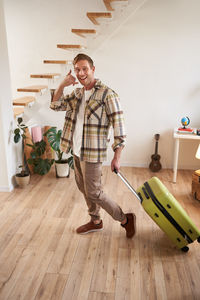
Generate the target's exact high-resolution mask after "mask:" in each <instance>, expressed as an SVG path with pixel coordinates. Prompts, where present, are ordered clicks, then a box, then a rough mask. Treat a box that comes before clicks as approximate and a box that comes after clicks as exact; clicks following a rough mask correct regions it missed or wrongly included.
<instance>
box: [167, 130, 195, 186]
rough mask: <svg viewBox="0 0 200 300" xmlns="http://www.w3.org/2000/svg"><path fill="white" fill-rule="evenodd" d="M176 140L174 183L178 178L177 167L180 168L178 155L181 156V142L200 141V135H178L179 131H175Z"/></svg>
mask: <svg viewBox="0 0 200 300" xmlns="http://www.w3.org/2000/svg"><path fill="white" fill-rule="evenodd" d="M174 139H175V146H174V164H173V172H174V174H173V182H174V183H175V182H176V176H177V167H178V155H179V142H180V140H182V139H185V140H200V135H196V134H189V133H188V134H187V133H177V129H174Z"/></svg>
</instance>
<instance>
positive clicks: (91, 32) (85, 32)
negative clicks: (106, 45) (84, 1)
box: [13, 0, 128, 117]
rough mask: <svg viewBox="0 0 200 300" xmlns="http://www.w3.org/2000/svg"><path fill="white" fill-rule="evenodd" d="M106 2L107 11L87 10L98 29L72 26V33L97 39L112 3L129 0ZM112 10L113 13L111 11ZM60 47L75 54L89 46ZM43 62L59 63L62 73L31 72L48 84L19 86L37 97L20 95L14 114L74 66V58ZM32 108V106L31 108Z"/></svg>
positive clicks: (107, 0) (46, 63)
mask: <svg viewBox="0 0 200 300" xmlns="http://www.w3.org/2000/svg"><path fill="white" fill-rule="evenodd" d="M102 1H103V2H104V5H105V8H106V9H107V12H87V13H86V16H87V17H88V19H89V20H90V21H91V22H92V24H93V25H95V26H97V27H98V29H96V28H95V29H94V28H92V29H91V28H87V29H84V28H72V29H71V33H73V34H74V35H76V36H78V37H80V38H84V39H87V38H90V39H91V38H94V39H96V37H97V34H98V32H99V30H100V28H101V24H102V21H104V22H105V21H109V24H110V22H112V17H113V16H112V13H114V11H115V9H114V8H113V6H112V4H113V3H127V2H128V0H102ZM111 12H112V13H111ZM57 48H58V49H63V50H69V51H71V52H72V53H73V54H74V53H78V52H79V51H83V50H84V49H86V48H87V47H86V46H85V45H82V44H79V43H77V44H57ZM43 63H44V64H45V65H59V66H60V69H61V72H60V73H57V72H56V73H53V72H50V73H46V72H45V73H36V74H31V75H30V78H33V79H35V78H37V79H47V80H48V85H31V86H27V87H22V88H18V89H17V91H18V92H25V93H35V97H33V96H25V97H20V98H17V99H14V100H13V107H14V116H15V117H16V116H18V115H21V114H23V112H24V108H25V107H29V108H30V106H31V105H29V104H31V103H34V102H36V98H38V97H39V95H42V94H44V93H45V91H47V90H48V88H49V85H51V83H52V82H54V81H56V80H61V78H62V76H65V75H66V72H68V71H67V70H69V68H70V67H71V66H72V60H71V59H67V60H65V59H64V60H60V59H45V60H43ZM30 109H31V108H30Z"/></svg>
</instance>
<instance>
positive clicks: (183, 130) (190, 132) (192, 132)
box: [177, 127, 196, 134]
mask: <svg viewBox="0 0 200 300" xmlns="http://www.w3.org/2000/svg"><path fill="white" fill-rule="evenodd" d="M177 133H186V134H187V133H188V134H196V131H195V129H194V128H183V127H179V128H178V129H177Z"/></svg>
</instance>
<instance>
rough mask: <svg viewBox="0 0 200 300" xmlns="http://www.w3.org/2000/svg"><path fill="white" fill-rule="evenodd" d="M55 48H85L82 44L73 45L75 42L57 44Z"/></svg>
mask: <svg viewBox="0 0 200 300" xmlns="http://www.w3.org/2000/svg"><path fill="white" fill-rule="evenodd" d="M57 48H60V49H64V50H79V49H85V48H86V47H85V46H82V45H75V44H58V45H57Z"/></svg>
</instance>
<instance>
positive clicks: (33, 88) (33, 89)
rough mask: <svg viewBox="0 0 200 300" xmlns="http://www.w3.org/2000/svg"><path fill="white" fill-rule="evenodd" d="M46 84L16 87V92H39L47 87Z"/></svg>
mask: <svg viewBox="0 0 200 300" xmlns="http://www.w3.org/2000/svg"><path fill="white" fill-rule="evenodd" d="M47 88H48V86H47V85H32V86H27V87H24V88H19V89H17V91H18V92H30V93H39V92H41V91H42V90H44V89H47Z"/></svg>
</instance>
